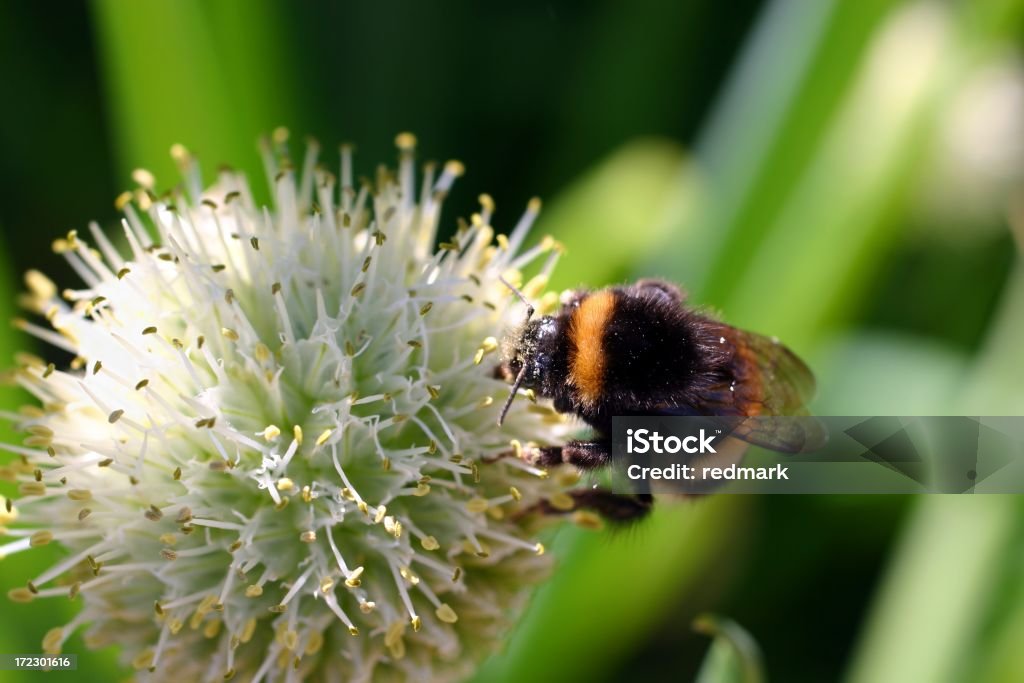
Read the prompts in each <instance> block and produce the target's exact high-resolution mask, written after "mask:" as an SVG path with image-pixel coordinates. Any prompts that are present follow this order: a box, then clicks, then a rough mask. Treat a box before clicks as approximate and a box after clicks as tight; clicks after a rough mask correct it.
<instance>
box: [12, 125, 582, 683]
mask: <svg viewBox="0 0 1024 683" xmlns="http://www.w3.org/2000/svg"><path fill="white" fill-rule="evenodd" d="M397 143H398V147H399V153H400V163H399V166H398V168H397V171H394V170H389V169H385V168H381V169H380V170H379V171H378V173H377V176H376V178H375V179H374V180H372V181H362V182H361V183H360V184H359V185H356V184H355V183H354V182H353V170H352V159H351V153H350V151H349V150H348V149H347V148H342V161H341V168H340V178H336V177H335V176H334V175H332V174H331V173H330V172H328V171H327V170H326V169H324V168H322V167H320V166H318V165H317V147H316V144H315V143H310V144H309V146H308V149H307V153H306V155H305V159H304V161H303V163H302V167H301V169H299V171H296V170H295V169H293V168H292V165H291V163H290V162H289V161H288V156H287V135H286V134H285V133H283V132H281V131H279V132H278V133H276V134H275V136H274V140H273V141H272V142H267V143H266V144H265V146H264V157H265V158H264V163H265V165H266V170H267V174H268V180H269V183H270V186H271V188H272V194H273V196H274V201H273V205H272V206H270V207H264V206H259V205H258V204H257V203H256V202H255V201H254V199H253V196H252V193H251V191H250V187H249V185H248V184H247V182H246V179H245V178H244V177H243V176H242V175H240V174H238V173H235V172H232V171H230V170H224V171H221V173H220V174H219V177H218V179H217V181H216V183H215V184H214V185H213V186H212V187H210V188H208V189H205V190H204V188H203V185H202V181H201V179H200V175H199V170H198V166H197V164H196V163H195V162H194V160H193V159H192V158H191V157H190V156H189V154H188V153H187V152H186V151H185V150H184V149H183V148H180V147H176V148H175V149H173V150H172V153H173V155H174V156H175V158H176V160H177V161H178V162H179V164H180V165H181V167H182V170H183V177H184V182H183V183H182V186H181V187H180V188H179V189H178V190H176V191H174V192H171V193H169V194H167V195H164V196H162V197H158V196H156V195H155V194H154V192H153V185H154V182H153V177H152V175H151V174H149V173H147V172H145V171H137V172H136V173H135V174H134V176H133V177H134V179H135V181H136V182H137V183H138V184H139V188H138V189H137V190H135V191H133V192H130V193H125V194H124V195H122V197H121V198H119V202H118V203H119V205H120V207H121V208H122V210H123V212H124V219H123V220H122V227H123V235H124V238H123V241H121V240H116V239H114V238H112V237H111V236H108V235H107V234H105V233H104V232H103V231H102V230H100V229H99V227H98V226H96V225H92V226H90V236H91V239H90V243H87V241H86V240H85V239H83V236H82V235H78V234H76V233H74V232H72V233H71V234H69V235H68V236H67V237H66V238H64V239H60V240H58V241H57V242H56V243H55V248H56V249H57V250H58V251H59V252H61V253H63V255H64V256H65V257H66V258H67V261H68V263H70V265H71V267H72V268H73V269H74V270H75V271H76V272H77V274H78V275H79V276H80V277H81V279H82V281H83V285H82V286H81V287H80V288H78V289H66V290H63V291H59V290H58V288H57V287H56V286H55V285H54V284H53V283H52V282H51V281H50V280H49V279H48V278H46V277H45V276H44V275H42V274H40V273H38V272H34V271H33V272H29V273H28V274H27V277H26V280H27V283H28V289H29V292H28V294H26V295H25V297H24V298H25V300H26V301H25V303H26V304H27V305H28V306H29V307H30V308H31V310H32V311H33V312H35V313H38V314H39V315H41V316H43V317H44V318H45V321H46V322H47V323H48V325H47V324H44V323H43V322H42V320H40V321H20V325H21V326H22V327H23V329H25V330H27V331H28V332H30V333H31V334H33V335H35V336H36V337H38V338H39V339H41V340H43V341H44V342H47V343H49V344H52V345H53V346H55V347H57V348H59V349H62V350H63V351H66V352H68V353H70V354H71V355H72V356H73V357H74V360H73V361H72V362H71V363H70V367H69V368H62V367H56V366H55V364H54V363H46V362H44V361H42V360H40V359H38V358H35V357H32V356H27V355H26V356H22V357H20V358H19V364H20V367H19V368H18V369H16V370H15V371H13V372H12V373H11V377H12V378H13V379H14V380H15V381H16V382H17V383H18V384H19V385H21V386H22V387H24V388H25V389H27V390H28V391H30V392H31V393H32V394H33V395H34V396H35V397H36V398H37V399H38V400H39V405H33V406H29V407H26V408H24V409H23V410H22V411H21V413H19V414H17V415H10V416H9V417H11V418H12V419H14V420H15V422H16V423H17V425H18V426H19V428H20V429H21V430H23V432H25V433H26V435H27V438H25V439H24V441H23V444H22V445H5V446H3V448H5V449H6V450H8V451H11V452H13V453H15V454H16V459H15V460H14V461H12V462H11V463H9V464H8V465H6V466H3V467H2V468H0V478H3V479H6V480H9V481H16V482H18V486H19V492H20V498H19V499H18V500H17V501H16V504H14V505H12V503H11V501H0V503H3V507H2V508H0V524H2V526H0V532H2V533H3V534H4V535H6V536H7V537H8V541H7V542H6V543H5V544H0V556H3V555H10V554H11V553H15V552H19V551H22V550H25V549H28V548H31V547H36V546H42V545H46V544H50V543H56V544H60V545H61V546H63V547H64V548H66V549H67V551H68V553H67V555H66V558H65V559H63V560H62V561H60V562H58V563H57V564H55V565H54V566H52V567H51V568H49V569H47V570H46V571H44V572H43V573H41V574H40V575H38V576H34V577H31V580H30V581H28V582H27V584H26V585H25V586H24V587H18V588H15V589H13V590H11V591H10V592H9V594H8V595H9V597H10V598H11V599H13V600H16V601H33V600H39V599H42V598H48V597H59V598H61V599H67V598H68V597H70V598H71V599H74V600H77V601H79V602H80V603H81V610H80V611H79V612H78V614H77V616H76V617H75V618H74V619H72V621H71V622H70V623H68V624H66V625H64V626H62V627H58V628H54V629H53V630H51V631H50V632H49V633H48V634H47V635H46V637H45V639H44V642H43V647H44V649H45V651H47V652H50V653H56V652H60V650H61V647H62V644H63V643H64V641H65V640H66V639H67V638H68V637H69V635H70V634H71V633H72V632H73V631H75V630H76V629H77V628H79V627H85V628H86V634H85V637H86V642H87V644H88V645H90V646H93V647H100V646H105V645H108V644H116V645H117V646H118V647H119V648H120V651H121V652H122V654H123V656H124V658H125V660H126V661H129V662H131V664H132V665H133V666H134V667H135V668H136V669H138V670H139V671H140V672H141V676H142V677H147V676H148V677H149V678H151V679H153V680H175V681H179V680H190V679H192V680H203V681H206V680H223V679H224V678H225V677H232V676H237V677H239V678H240V679H241V680H254V681H259V680H299V679H303V678H309V679H316V680H339V681H342V680H343V681H360V680H369V679H370V678H371V676H372V678H373V680H374V681H383V680H391V679H415V680H434V681H436V680H447V679H453V678H458V677H461V676H464V675H465V674H466V673H467V672H468V671H469V670H471V668H472V667H473V665H474V663H475V662H477V661H478V660H479V659H480V658H481V657H482V656H483V655H484V654H486V653H487V652H489V651H491V650H492V649H493V647H494V646H495V645H496V643H498V642H499V641H500V639H501V638H503V637H504V636H505V635H506V634H507V630H508V627H509V623H510V621H511V619H513V618H514V616H515V614H516V611H517V610H518V609H519V608H520V607H521V605H522V603H523V601H524V599H525V597H526V596H527V595H528V593H529V592H530V590H531V588H532V587H533V585H535V584H536V582H538V581H539V580H540V579H541V578H542V577H543V576H544V574H545V572H546V570H547V569H548V565H549V557H547V556H543V557H542V554H543V546H542V545H541V544H540V543H539V542H538V540H537V536H536V534H537V532H538V530H539V529H538V527H539V525H540V524H542V523H543V522H544V519H543V518H541V516H539V515H536V514H531V512H530V511H531V509H534V510H536V509H537V507H538V506H537V503H538V502H539V501H541V500H549V501H550V500H555V501H558V500H560V499H561V500H564V499H565V498H566V496H565V494H564V493H562V492H561V491H562V490H563V488H564V487H565V485H566V481H565V478H564V477H550V478H548V477H547V476H546V475H547V473H546V472H544V471H542V470H540V469H537V468H534V467H531V466H529V465H528V464H527V463H525V462H523V461H521V460H520V459H518V458H515V457H499V456H501V455H502V454H503V453H507V452H508V451H509V450H510V449H516V448H518V447H519V445H520V444H523V443H526V442H529V441H534V440H536V441H547V440H550V439H552V438H553V436H554V434H555V433H556V432H557V430H558V429H559V426H558V423H559V416H558V415H556V414H554V413H553V412H552V410H551V409H550V408H548V407H545V406H542V405H537V404H533V403H530V402H529V401H525V400H524V401H520V402H517V403H516V404H515V405H514V406H513V410H512V411H511V413H510V414H509V417H508V419H507V420H506V422H505V426H504V428H502V429H499V428H498V426H497V424H496V418H497V411H498V408H499V407H500V405H501V403H502V399H503V397H504V394H505V392H507V391H508V387H507V385H505V384H504V383H503V382H502V381H501V380H499V379H496V378H495V373H494V370H495V368H496V366H497V364H498V358H497V354H496V353H494V351H495V350H496V349H497V348H498V342H497V341H496V338H495V337H496V336H500V335H501V334H502V333H503V332H505V331H506V330H507V329H508V328H509V326H511V325H512V324H514V323H515V322H518V321H519V318H520V316H522V315H523V312H522V307H521V305H520V304H519V303H518V302H517V300H516V299H515V298H514V297H513V296H512V295H511V293H510V292H509V291H508V289H507V288H505V286H504V285H503V284H502V283H501V282H500V279H499V277H500V276H504V277H505V278H506V279H508V280H510V281H513V282H518V283H520V284H522V286H523V287H524V288H525V290H526V291H527V293H528V294H530V295H531V296H533V297H539V296H540V294H541V292H542V290H544V288H545V285H546V282H547V277H548V275H549V273H550V272H551V269H552V268H553V267H554V265H555V262H556V260H557V257H558V253H559V251H560V250H559V247H558V245H557V244H556V243H554V242H553V241H552V240H544V241H542V242H541V243H540V244H538V245H537V246H536V247H533V248H530V249H526V250H524V249H523V245H524V240H525V237H526V235H527V232H528V230H529V229H530V226H531V224H532V223H533V221H534V218H535V217H536V215H537V211H538V208H539V204H538V202H536V201H534V202H531V203H530V206H529V208H528V209H527V211H526V213H525V214H524V215H523V217H522V218H521V219H520V221H519V223H518V225H516V226H515V228H514V229H513V230H512V231H511V233H510V234H509V236H508V237H507V238H506V237H505V236H504V235H498V236H497V238H495V233H494V230H493V229H492V228H491V227H490V225H489V224H490V222H491V216H492V212H493V210H494V205H493V202H492V201H491V199H490V198H489V197H487V196H482V197H481V205H482V208H481V210H480V213H479V214H477V215H474V216H473V217H472V220H471V221H467V222H464V223H463V224H461V225H460V228H459V230H458V232H457V233H456V235H455V237H454V238H452V241H450V242H447V243H442V244H441V245H440V247H439V249H437V250H436V251H435V247H434V244H435V237H436V235H437V231H438V223H439V215H440V210H441V203H442V200H443V199H444V197H445V195H446V193H447V192H448V190H449V188H450V187H451V186H452V183H453V181H454V180H455V178H456V177H457V176H458V175H460V173H461V171H462V168H461V165H460V164H459V163H457V162H449V163H447V164H445V165H444V166H443V167H442V168H441V169H440V172H439V173H438V172H437V170H436V169H435V168H434V167H432V166H431V165H427V166H426V168H425V170H424V172H423V177H422V179H421V180H420V181H419V183H418V188H419V189H418V191H417V181H416V179H415V170H414V162H413V145H414V141H413V138H412V136H411V135H408V134H403V135H400V136H399V137H398V140H397ZM524 271H527V272H530V271H532V272H533V276H532V277H530V278H528V279H527V278H525V277H524V276H523V272H524ZM524 280H525V283H524ZM550 297H551V295H550V294H548V295H546V297H545V298H544V299H543V301H544V302H547V303H548V304H550V303H551V298H550ZM552 430H555V432H553V431H552ZM559 497H561V498H559ZM12 539H13V540H12ZM147 672H149V673H147Z"/></svg>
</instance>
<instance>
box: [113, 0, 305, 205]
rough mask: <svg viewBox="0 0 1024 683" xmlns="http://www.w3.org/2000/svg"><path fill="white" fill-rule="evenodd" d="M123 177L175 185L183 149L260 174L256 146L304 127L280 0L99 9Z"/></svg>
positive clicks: (182, 1) (210, 162) (195, 0)
mask: <svg viewBox="0 0 1024 683" xmlns="http://www.w3.org/2000/svg"><path fill="white" fill-rule="evenodd" d="M93 8H94V15H95V17H96V22H95V23H96V27H97V30H98V34H99V36H98V37H99V40H98V43H99V47H100V53H101V58H102V67H103V72H104V73H105V75H106V89H107V99H108V101H109V103H110V112H111V118H112V127H113V130H114V139H115V140H116V143H117V146H118V152H119V156H120V159H121V172H122V173H125V174H127V172H128V171H130V170H131V169H134V168H136V167H140V166H143V167H145V168H148V169H149V170H151V171H153V172H154V173H155V174H156V176H157V178H158V180H160V181H161V185H162V186H164V187H166V186H167V184H168V181H170V182H172V183H173V182H176V181H177V177H178V173H177V170H176V168H175V166H174V164H173V162H172V161H171V159H170V157H169V156H168V150H169V149H170V147H171V145H172V144H174V143H182V144H184V145H185V146H186V147H188V148H189V149H190V150H191V151H192V152H194V153H195V154H196V155H198V156H200V157H202V158H203V159H205V160H206V161H207V167H208V168H212V167H214V165H215V164H218V163H223V162H230V163H231V164H233V165H235V166H237V167H240V168H241V169H243V170H245V171H248V172H250V173H253V172H255V171H257V170H258V169H259V168H260V163H259V158H258V154H257V151H256V145H255V141H256V139H257V137H258V136H259V135H260V134H261V133H267V132H269V131H270V130H271V129H272V128H273V127H274V126H277V125H281V124H289V125H293V126H299V125H304V120H303V119H300V118H299V116H300V114H301V113H302V112H303V111H304V108H303V107H302V106H301V103H300V102H299V101H298V100H297V97H298V95H299V93H298V92H297V88H296V86H294V85H293V83H297V81H293V79H292V78H291V77H290V75H289V74H291V73H294V71H295V70H294V69H293V68H292V65H291V61H290V59H289V53H288V52H287V51H286V50H284V49H283V48H284V47H285V46H286V44H287V41H283V40H281V38H280V24H281V22H282V17H281V16H280V14H281V6H280V5H278V4H277V3H273V2H267V1H265V0H257V1H255V2H244V3H242V2H202V1H201V0H178V1H176V2H173V3H161V2H120V1H119V0H95V1H94V4H93Z"/></svg>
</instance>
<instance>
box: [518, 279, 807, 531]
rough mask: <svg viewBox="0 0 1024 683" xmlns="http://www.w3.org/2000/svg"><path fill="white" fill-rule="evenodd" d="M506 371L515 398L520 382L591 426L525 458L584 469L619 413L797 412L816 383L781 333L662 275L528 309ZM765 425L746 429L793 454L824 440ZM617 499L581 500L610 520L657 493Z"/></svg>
mask: <svg viewBox="0 0 1024 683" xmlns="http://www.w3.org/2000/svg"><path fill="white" fill-rule="evenodd" d="M531 313H532V310H531ZM502 371H503V374H504V375H505V377H506V378H507V379H510V380H512V379H514V381H515V385H514V387H513V396H514V393H515V391H516V390H517V389H518V388H519V387H524V388H527V389H533V390H534V391H535V392H536V394H537V395H538V396H540V397H542V398H550V399H551V400H552V402H553V405H554V408H555V410H557V411H559V412H561V413H567V414H573V415H576V416H578V417H579V418H581V419H582V420H583V421H585V422H586V423H587V424H589V425H590V426H591V427H592V428H593V430H594V438H593V439H591V440H588V441H571V442H569V443H568V444H566V445H564V446H561V447H552V446H549V447H544V448H538V449H535V450H534V451H533V452H530V453H527V454H526V455H525V457H526V458H527V459H529V460H530V461H531V462H533V463H537V464H542V465H557V464H560V463H563V462H566V463H570V464H573V465H575V466H577V467H580V468H583V469H593V468H597V467H602V466H604V465H606V464H608V462H609V461H610V458H611V454H610V434H611V426H612V418H613V417H615V416H629V415H712V416H715V415H721V416H774V415H801V414H806V413H805V407H804V406H805V403H806V402H807V401H808V400H809V399H810V397H811V395H812V394H813V391H814V379H813V375H812V374H811V372H810V370H809V369H808V368H807V366H806V365H804V363H803V362H802V361H801V360H800V359H799V358H797V357H796V356H795V355H794V354H793V353H792V352H791V351H790V350H789V349H787V348H786V347H785V346H783V345H782V344H780V343H779V342H778V341H777V340H775V339H772V338H769V337H764V336H761V335H758V334H755V333H752V332H746V331H744V330H740V329H737V328H735V327H732V326H730V325H727V324H725V323H722V322H719V321H717V320H715V319H713V318H711V317H710V316H707V315H705V314H703V313H701V312H699V311H697V310H695V309H693V308H691V307H689V306H687V305H686V304H685V300H684V296H683V294H682V292H681V291H680V290H679V288H677V287H676V286H675V285H672V284H670V283H667V282H663V281H660V280H641V281H639V282H637V283H635V284H631V285H625V286H620V287H610V288H606V289H601V290H596V291H592V292H591V291H583V290H581V291H578V292H575V293H574V294H573V295H572V296H571V297H569V299H568V300H567V301H566V302H565V303H564V304H563V306H562V308H561V310H560V311H559V312H558V313H557V314H556V315H553V316H544V317H541V318H538V319H535V320H529V319H528V320H527V323H526V325H525V326H524V327H523V328H522V330H520V331H519V332H518V333H517V334H515V335H513V336H511V337H510V338H509V339H508V340H507V343H506V349H505V360H504V362H503V364H502ZM511 399H512V397H511V396H510V399H509V401H510V402H511ZM507 408H508V404H506V410H507ZM502 415H503V416H504V413H503V414H502ZM770 427H771V425H770V424H769V425H768V426H767V428H766V426H765V424H764V423H763V422H758V423H757V424H756V425H754V426H753V427H751V428H750V429H749V430H748V431H746V432H742V433H740V434H739V438H742V439H744V440H746V441H748V442H750V443H753V444H757V445H761V446H764V447H766V448H771V449H774V450H780V451H788V452H797V451H800V450H803V449H804V448H806V447H807V446H808V444H809V443H810V442H812V441H814V440H815V439H817V438H818V437H817V435H815V434H811V433H805V432H803V431H800V430H799V429H797V430H793V429H789V430H781V429H772V428H770ZM608 495H609V496H610V494H608ZM612 498H617V499H619V500H613V499H612ZM612 498H608V496H604V497H602V496H600V495H595V493H594V491H587V492H586V496H582V495H581V496H579V497H578V498H577V501H578V502H579V503H580V504H581V505H584V506H586V507H590V508H593V509H595V510H596V511H597V512H599V513H601V514H604V515H605V516H606V517H610V518H613V519H632V518H635V517H639V516H642V515H643V514H644V513H646V511H647V510H649V508H650V505H651V500H650V496H646V497H645V496H634V497H632V498H633V499H635V500H634V502H633V503H630V502H629V501H628V500H625V499H624V498H625V497H623V496H614V497H612Z"/></svg>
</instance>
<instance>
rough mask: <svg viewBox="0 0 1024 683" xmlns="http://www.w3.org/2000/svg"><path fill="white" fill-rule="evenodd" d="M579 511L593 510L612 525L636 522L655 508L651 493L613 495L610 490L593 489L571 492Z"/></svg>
mask: <svg viewBox="0 0 1024 683" xmlns="http://www.w3.org/2000/svg"><path fill="white" fill-rule="evenodd" d="M569 495H570V496H572V499H573V502H575V503H576V508H575V509H577V510H581V509H582V510H591V511H593V512H596V513H597V514H599V515H600V516H601V517H602V518H603V519H604V520H605V521H607V522H610V523H612V524H621V523H624V522H636V521H639V520H641V519H643V518H644V517H646V516H647V515H648V514H649V513H650V511H651V508H652V507H653V506H654V496H652V495H651V494H649V493H612V492H611V491H609V490H608V489H602V488H592V489H580V490H578V491H570V492H569Z"/></svg>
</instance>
